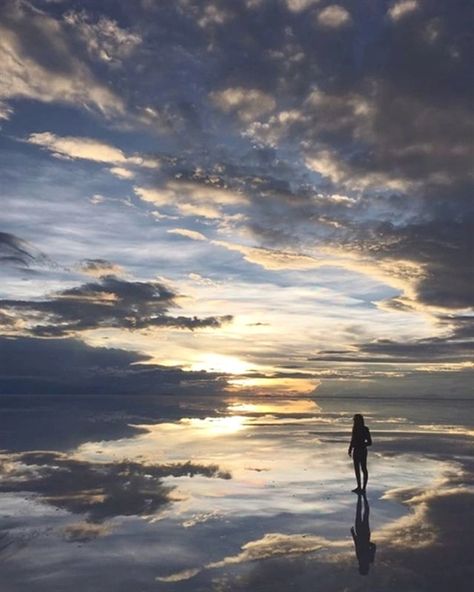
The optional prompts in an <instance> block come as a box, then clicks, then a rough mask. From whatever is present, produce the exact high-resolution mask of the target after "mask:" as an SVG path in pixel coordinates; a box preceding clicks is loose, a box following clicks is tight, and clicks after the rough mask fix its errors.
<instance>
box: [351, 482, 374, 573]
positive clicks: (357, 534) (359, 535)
mask: <svg viewBox="0 0 474 592" xmlns="http://www.w3.org/2000/svg"><path fill="white" fill-rule="evenodd" d="M362 500H364V511H363V513H362ZM369 511H370V508H369V502H368V500H367V497H366V495H365V494H363V495H362V494H359V495H358V496H357V506H356V515H355V525H354V526H353V527H352V528H351V534H352V538H353V539H354V545H355V551H356V556H357V561H358V562H359V573H360V574H361V575H363V576H365V575H367V574H368V573H369V568H370V564H371V563H373V562H374V559H375V550H376V545H375V543H372V542H371V541H370V525H369Z"/></svg>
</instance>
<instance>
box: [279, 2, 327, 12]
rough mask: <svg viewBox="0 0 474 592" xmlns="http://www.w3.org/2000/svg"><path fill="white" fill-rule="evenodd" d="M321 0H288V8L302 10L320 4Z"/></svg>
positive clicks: (293, 10) (295, 10) (292, 10)
mask: <svg viewBox="0 0 474 592" xmlns="http://www.w3.org/2000/svg"><path fill="white" fill-rule="evenodd" d="M320 1H321V0H286V5H287V7H288V10H291V12H302V11H303V10H306V9H307V8H309V7H310V6H313V5H314V4H319V2H320Z"/></svg>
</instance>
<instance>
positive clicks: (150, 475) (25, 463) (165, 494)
mask: <svg viewBox="0 0 474 592" xmlns="http://www.w3.org/2000/svg"><path fill="white" fill-rule="evenodd" d="M8 460H9V466H10V470H9V471H8V474H7V475H5V474H3V476H2V477H3V478H2V481H1V483H0V491H1V492H3V493H6V492H8V493H12V492H19V491H23V492H24V491H28V492H32V493H36V494H38V495H40V496H41V498H42V500H43V501H44V502H45V503H47V504H49V505H52V506H55V507H57V508H62V509H64V510H67V511H68V512H71V513H72V514H83V515H86V516H87V517H88V521H89V522H91V523H96V524H100V523H101V522H103V521H105V520H109V519H111V518H114V517H115V516H150V515H152V514H155V513H157V512H159V511H160V510H162V509H163V508H164V507H165V506H166V505H167V504H169V503H170V502H171V501H172V498H171V496H170V494H171V492H172V491H173V489H174V487H172V486H170V485H164V483H163V481H162V480H163V478H164V477H185V476H186V477H193V476H194V475H201V476H203V477H208V478H218V479H230V478H231V475H230V474H229V473H227V472H224V471H221V470H220V469H219V467H218V466H216V465H200V464H196V463H192V462H185V463H173V464H162V465H159V464H145V463H138V462H131V461H127V460H124V461H121V462H120V461H119V462H88V461H85V460H80V459H78V458H75V457H73V456H68V455H67V454H64V453H60V452H24V453H22V454H17V455H10V456H9V457H8ZM69 534H70V535H71V532H70V533H69ZM79 534H80V535H81V536H82V537H84V529H83V528H82V529H81V533H79ZM72 535H73V536H76V537H77V535H78V529H77V527H76V528H75V530H74V531H73V532H72ZM88 535H89V536H90V530H89V532H88Z"/></svg>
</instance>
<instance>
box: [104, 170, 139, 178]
mask: <svg viewBox="0 0 474 592" xmlns="http://www.w3.org/2000/svg"><path fill="white" fill-rule="evenodd" d="M109 171H110V172H111V173H112V175H115V176H116V177H118V178H119V179H133V177H134V176H135V173H134V172H133V171H130V170H129V169H125V168H123V167H112V168H110V169H109Z"/></svg>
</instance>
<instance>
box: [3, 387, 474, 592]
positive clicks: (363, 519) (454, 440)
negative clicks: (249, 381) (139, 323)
mask: <svg viewBox="0 0 474 592" xmlns="http://www.w3.org/2000/svg"><path fill="white" fill-rule="evenodd" d="M355 412H360V413H363V414H364V415H365V418H366V422H367V424H368V425H369V426H370V429H371V432H372V436H373V440H374V445H373V447H372V449H371V450H370V453H369V473H370V477H369V486H368V492H367V498H366V499H362V498H360V497H359V498H358V497H357V496H356V495H354V494H353V493H351V489H352V488H353V487H354V486H355V481H354V476H353V470H352V465H351V459H350V458H349V457H348V455H347V446H348V440H349V434H350V429H351V418H352V415H353V414H354V413H355ZM0 422H1V423H0V426H1V428H0V437H1V439H2V440H1V442H2V443H1V445H0V447H1V448H2V453H1V456H0V576H1V581H2V582H4V583H5V584H4V587H3V588H2V590H4V589H5V590H6V591H7V592H17V591H23V590H25V591H26V590H35V591H36V590H38V591H41V592H42V591H48V592H49V591H56V590H57V591H63V590H66V589H68V590H71V591H75V590H81V591H83V590H87V591H93V592H95V591H97V592H102V591H105V592H107V591H109V590H110V591H122V590H124V591H125V590H127V591H128V590H170V591H175V590H176V591H182V590H185V591H188V590H189V591H193V592H198V591H201V590H202V591H204V590H205V591H211V590H215V591H216V592H224V591H232V590H249V591H253V590H269V591H270V590H272V591H273V590H285V591H286V590H301V591H306V590H308V591H309V590H314V589H321V590H328V591H331V590H335V591H336V590H337V591H342V590H345V591H351V590H354V591H356V590H357V591H359V590H374V591H375V590H377V591H381V592H383V591H384V590H394V591H400V592H401V591H402V590H407V591H410V590H413V591H415V590H420V591H424V590H426V591H428V590H429V591H433V590H448V589H456V590H463V589H465V590H467V589H468V587H469V589H470V582H471V577H472V575H473V574H472V568H471V565H472V563H473V562H472V561H471V559H470V558H469V556H470V554H471V553H472V551H470V549H471V548H472V547H471V546H470V543H469V541H470V540H472V534H473V533H472V524H473V520H472V518H473V510H472V508H473V504H472V501H473V497H472V496H473V489H472V488H473V470H472V457H471V454H472V439H473V436H474V414H473V409H472V404H471V403H470V402H469V401H465V400H455V401H453V400H451V401H442V400H432V401H427V400H403V401H393V400H383V401H376V400H369V399H360V398H359V399H336V400H335V399H332V400H331V399H319V400H318V399H316V400H312V399H308V398H307V399H276V398H259V399H255V398H253V399H252V398H251V397H248V398H246V399H237V398H232V397H228V398H226V399H219V400H216V398H209V399H208V400H199V401H197V400H192V399H191V400H186V401H185V400H180V401H175V400H174V399H173V398H172V397H169V398H160V399H159V400H157V399H156V398H151V397H150V398H147V397H139V398H135V397H130V398H127V397H113V396H110V397H101V398H100V397H3V398H2V400H1V403H0ZM351 528H352V529H353V530H352V531H351ZM470 537H471V538H470ZM453 582H454V583H455V584H456V586H457V587H455V588H451V587H447V586H448V584H449V586H451V585H452V584H453Z"/></svg>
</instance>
